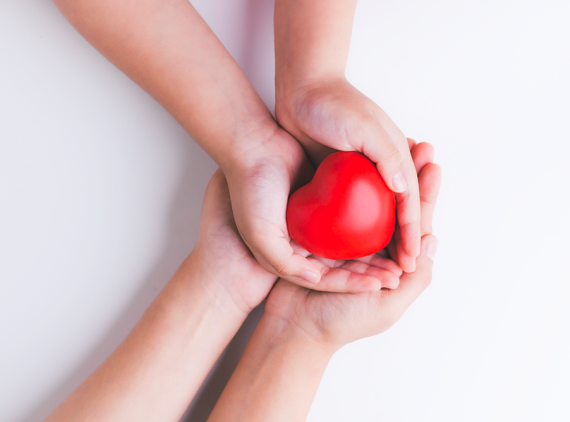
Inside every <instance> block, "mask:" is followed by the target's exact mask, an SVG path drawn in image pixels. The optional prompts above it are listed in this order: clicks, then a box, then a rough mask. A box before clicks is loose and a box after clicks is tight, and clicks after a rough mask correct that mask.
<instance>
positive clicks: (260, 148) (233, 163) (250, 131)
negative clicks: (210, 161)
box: [216, 112, 279, 178]
mask: <svg viewBox="0 0 570 422" xmlns="http://www.w3.org/2000/svg"><path fill="white" fill-rule="evenodd" d="M238 126H239V127H237V128H236V129H235V131H234V133H233V134H232V137H231V138H232V139H231V142H230V145H231V147H230V148H229V150H228V151H225V153H224V154H223V155H224V157H223V158H221V159H220V160H216V161H217V162H218V164H219V165H220V168H221V169H222V171H223V172H224V175H225V176H226V178H230V177H231V175H232V174H234V173H239V172H240V171H242V170H243V169H244V168H247V167H249V166H251V164H252V163H254V162H255V161H256V160H258V159H260V158H261V157H263V156H264V155H267V152H268V151H267V149H268V148H267V147H268V141H269V140H271V138H272V137H273V136H274V134H275V132H276V131H278V129H279V126H278V125H277V122H276V121H275V120H274V119H273V116H271V114H269V112H268V113H267V116H262V117H259V118H257V119H253V118H252V119H251V120H250V121H249V122H248V123H247V124H243V125H238Z"/></svg>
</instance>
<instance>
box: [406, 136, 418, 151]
mask: <svg viewBox="0 0 570 422" xmlns="http://www.w3.org/2000/svg"><path fill="white" fill-rule="evenodd" d="M407 141H408V148H409V149H410V151H411V150H412V149H413V148H414V147H415V146H416V144H417V142H416V140H415V139H412V138H407Z"/></svg>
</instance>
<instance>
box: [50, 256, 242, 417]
mask: <svg viewBox="0 0 570 422" xmlns="http://www.w3.org/2000/svg"><path fill="white" fill-rule="evenodd" d="M214 283H215V280H212V279H211V274H210V275H209V274H208V272H207V271H204V270H203V269H201V264H200V263H199V262H198V260H197V259H196V258H195V257H194V256H192V255H191V256H190V257H189V258H188V259H187V260H186V261H185V263H184V264H183V265H182V266H181V267H180V269H179V270H178V271H177V272H176V274H175V275H174V277H173V278H172V280H170V282H169V283H168V284H167V286H166V287H165V288H164V290H163V291H162V292H161V293H160V294H159V296H158V297H157V298H156V300H155V301H154V302H153V303H152V304H151V306H150V307H149V308H148V310H147V311H146V312H145V314H144V316H143V317H142V318H141V320H140V321H139V322H138V323H137V325H136V326H135V327H134V329H133V330H132V332H131V333H130V334H129V335H128V336H127V338H126V339H125V340H124V341H123V343H121V345H120V346H119V347H118V348H117V349H116V350H115V351H114V352H113V353H112V354H111V356H109V358H108V359H107V360H106V361H105V362H104V363H103V364H102V365H101V366H100V367H99V368H98V369H97V370H96V371H95V372H93V374H91V375H90V376H89V377H88V378H87V379H86V380H85V381H84V382H83V383H82V384H81V385H80V386H79V387H78V388H77V389H76V390H75V391H74V392H73V393H71V395H69V396H68V397H67V399H65V400H64V401H63V402H62V403H61V404H60V405H59V406H58V407H57V408H56V409H55V411H54V412H53V413H52V414H51V415H50V416H49V417H48V418H47V419H46V422H65V421H70V422H71V421H73V422H83V421H109V422H112V421H117V422H119V421H121V422H122V421H131V420H132V421H135V420H136V421H141V422H144V421H158V420H160V421H165V422H167V421H173V422H174V421H178V420H180V418H181V417H182V415H183V414H184V412H185V410H186V408H187V407H188V405H189V404H190V401H191V400H192V398H193V397H194V395H195V394H196V392H197V391H198V388H199V387H200V385H201V384H202V382H203V381H204V379H205V377H206V375H207V374H208V372H209V370H210V368H211V367H212V366H213V364H214V363H215V361H216V359H217V358H218V356H219V355H220V354H221V352H222V351H223V349H224V347H225V346H226V345H227V343H228V342H229V341H230V339H231V338H232V337H233V335H234V334H235V333H236V332H237V330H238V328H239V326H240V325H241V324H242V323H243V321H244V319H245V317H246V315H247V313H245V312H243V311H242V310H238V308H237V307H236V306H235V305H234V304H233V303H231V301H230V298H229V297H228V298H225V297H224V296H223V295H222V294H218V295H214V294H212V292H211V291H210V290H209V289H211V286H214V285H215V284H214ZM205 286H209V287H208V288H207V287H205ZM224 299H225V300H224Z"/></svg>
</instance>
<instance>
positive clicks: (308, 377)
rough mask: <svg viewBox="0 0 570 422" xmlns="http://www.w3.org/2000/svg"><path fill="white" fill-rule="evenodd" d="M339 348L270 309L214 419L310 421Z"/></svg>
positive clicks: (224, 394)
mask: <svg viewBox="0 0 570 422" xmlns="http://www.w3.org/2000/svg"><path fill="white" fill-rule="evenodd" d="M333 352H334V351H333V350H330V349H327V348H325V347H323V346H322V345H319V344H317V343H315V342H314V341H313V340H311V339H309V338H308V337H307V336H306V335H305V334H304V333H302V332H301V331H299V329H297V328H296V327H294V326H291V325H288V324H287V323H285V322H284V321H282V320H279V319H275V318H273V317H268V316H267V314H264V315H263V317H262V318H261V320H260V322H259V324H258V326H257V328H256V329H255V331H254V333H253V335H252V337H251V339H250V341H249V343H248V345H247V348H246V350H245V352H244V355H243V357H242V359H241V361H240V363H239V365H238V366H237V368H236V370H235V372H234V374H233V375H232V377H231V379H230V381H229V382H228V385H227V386H226V388H225V390H224V392H223V393H222V396H221V397H220V400H219V401H218V403H217V404H216V407H215V408H214V410H213V412H212V414H211V416H210V418H209V419H208V421H209V422H222V421H223V422H232V421H260V422H261V421H263V422H275V421H283V422H285V421H286V422H295V421H304V420H305V419H306V417H307V414H308V412H309V409H310V407H311V403H312V401H313V398H314V396H315V393H316V391H317V388H318V386H319V382H320V380H321V378H322V376H323V373H324V371H325V369H326V366H327V364H328V362H329V360H330V358H331V356H332V354H333Z"/></svg>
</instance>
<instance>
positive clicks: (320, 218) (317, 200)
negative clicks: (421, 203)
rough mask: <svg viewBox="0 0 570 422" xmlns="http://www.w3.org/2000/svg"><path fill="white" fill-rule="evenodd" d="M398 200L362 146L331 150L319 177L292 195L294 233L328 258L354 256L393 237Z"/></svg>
mask: <svg viewBox="0 0 570 422" xmlns="http://www.w3.org/2000/svg"><path fill="white" fill-rule="evenodd" d="M395 219H396V200H395V198H394V194H393V193H392V191H391V190H390V189H389V188H388V187H387V186H386V183H385V182H384V180H383V179H382V177H381V176H380V173H378V170H377V169H376V166H375V165H374V163H372V162H371V161H370V160H369V159H368V158H366V157H365V156H363V155H362V154H360V153H358V152H335V153H333V154H331V155H329V156H328V157H327V158H326V159H325V160H323V162H322V163H321V165H320V166H319V168H318V169H317V172H316V173H315V176H314V177H313V180H312V181H311V182H310V183H308V184H307V185H305V186H303V187H302V188H300V189H299V190H297V191H296V192H295V193H293V195H291V197H290V198H289V204H288V206H287V227H288V230H289V234H290V235H291V237H292V238H293V239H294V240H295V241H296V242H297V243H298V244H299V245H301V246H303V247H304V248H305V249H307V250H308V251H309V252H311V253H313V254H315V255H317V256H320V257H324V258H331V259H354V258H360V257H363V256H366V255H370V254H373V253H375V252H378V251H380V250H381V249H383V248H384V247H386V245H387V244H388V242H389V241H390V239H391V237H392V234H393V232H394V224H395Z"/></svg>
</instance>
